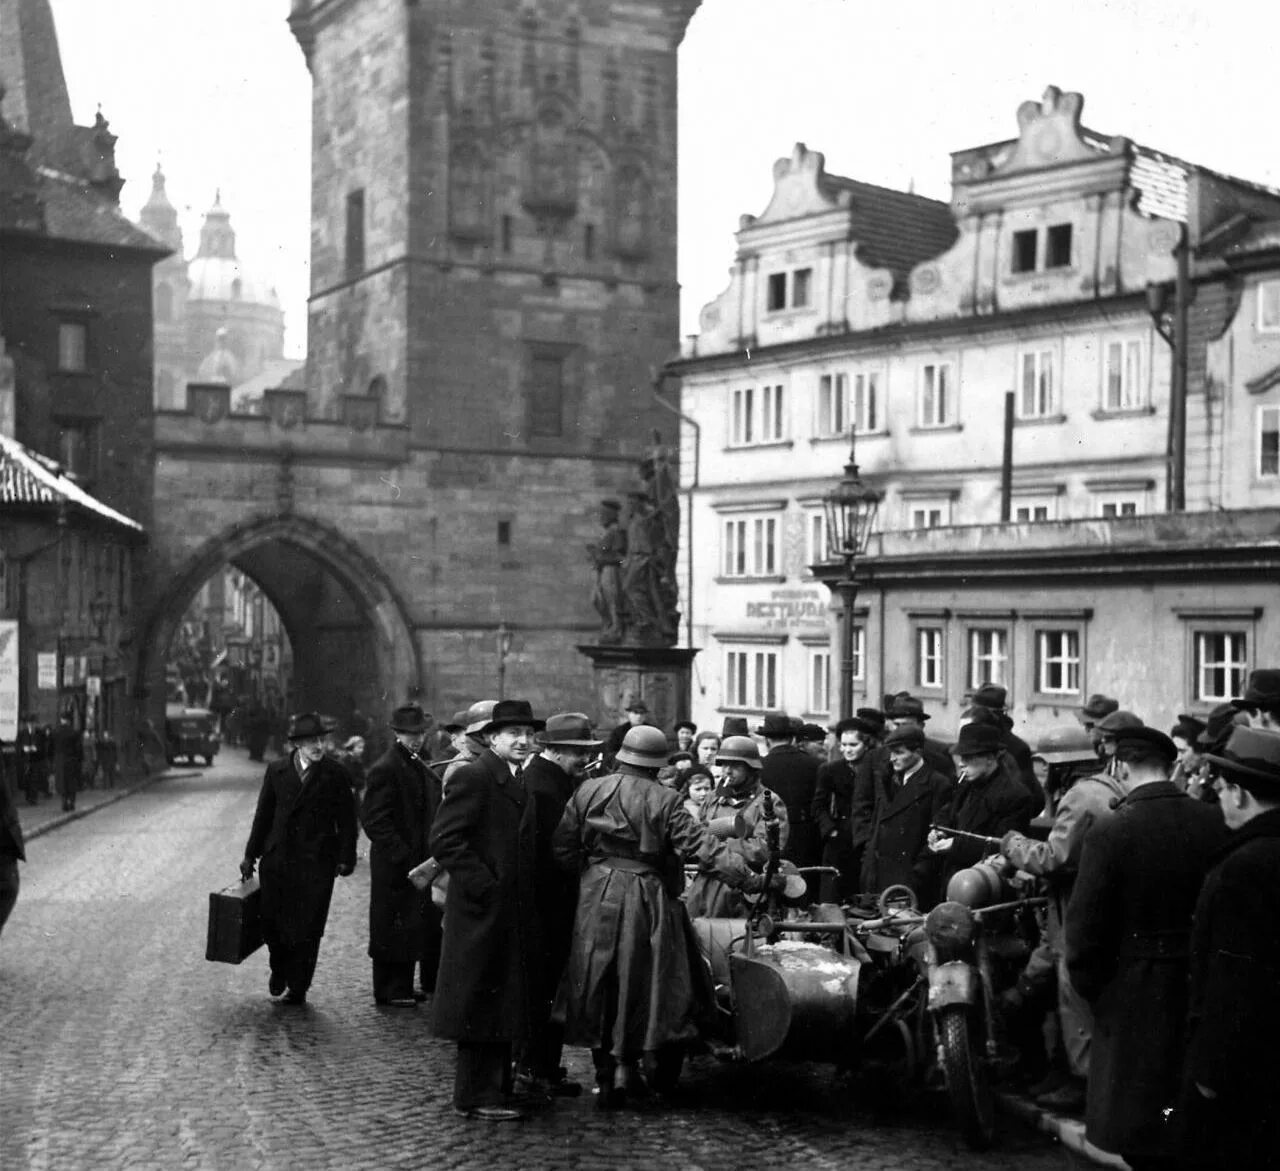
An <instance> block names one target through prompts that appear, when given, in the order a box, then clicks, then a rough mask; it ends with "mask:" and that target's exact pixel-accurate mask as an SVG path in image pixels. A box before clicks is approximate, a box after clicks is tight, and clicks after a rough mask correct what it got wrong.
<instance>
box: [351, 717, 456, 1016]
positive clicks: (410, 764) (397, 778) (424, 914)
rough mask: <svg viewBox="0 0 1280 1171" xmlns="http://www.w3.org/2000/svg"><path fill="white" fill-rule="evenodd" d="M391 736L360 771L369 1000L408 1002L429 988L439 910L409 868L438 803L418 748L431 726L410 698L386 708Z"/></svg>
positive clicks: (421, 858) (421, 855) (422, 847)
mask: <svg viewBox="0 0 1280 1171" xmlns="http://www.w3.org/2000/svg"><path fill="white" fill-rule="evenodd" d="M389 725H390V728H391V731H392V733H393V734H394V735H395V740H394V742H393V743H392V744H391V747H390V748H388V749H387V751H386V752H384V753H383V754H382V756H380V757H379V758H378V759H377V760H376V761H375V762H374V763H373V765H372V766H371V767H370V769H369V772H368V774H367V776H366V785H365V791H364V801H363V803H362V804H361V806H360V822H361V824H362V825H363V826H364V832H365V833H366V834H367V835H368V837H369V842H370V845H369V957H370V959H372V960H373V999H374V1002H375V1003H376V1004H385V1005H390V1006H392V1007H396V1008H412V1007H413V1006H414V1005H415V1004H416V1000H415V993H414V987H413V980H414V972H415V969H420V971H421V975H420V977H419V979H420V987H421V989H422V991H421V992H420V993H418V994H417V995H418V996H422V997H423V998H425V997H426V996H428V995H430V994H431V993H433V992H435V989H436V969H437V968H438V967H439V966H440V911H439V909H438V908H437V907H436V906H435V905H434V904H433V903H432V901H431V895H430V893H429V891H425V890H419V889H418V887H416V886H415V885H414V884H413V883H412V882H411V881H410V880H409V871H410V870H412V869H413V868H414V867H415V866H418V865H419V864H421V863H422V862H425V861H426V860H427V858H428V857H429V856H430V853H431V851H430V848H429V845H428V843H429V840H430V837H431V824H432V822H433V821H434V820H435V816H436V811H437V810H438V809H439V808H440V799H441V792H440V778H439V777H438V776H437V775H436V774H435V773H434V772H432V771H431V769H429V768H428V767H427V765H426V762H425V761H424V760H423V759H422V757H421V756H420V755H419V754H420V753H421V751H422V747H423V744H424V742H425V741H426V738H427V732H428V731H429V730H430V727H431V721H430V719H429V717H428V716H427V713H426V712H424V711H423V710H422V708H421V707H420V706H419V705H418V704H416V703H410V704H405V705H404V706H402V707H398V708H396V710H395V711H394V712H392V713H391V719H390V721H389Z"/></svg>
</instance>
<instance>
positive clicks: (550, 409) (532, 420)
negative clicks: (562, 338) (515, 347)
mask: <svg viewBox="0 0 1280 1171" xmlns="http://www.w3.org/2000/svg"><path fill="white" fill-rule="evenodd" d="M563 430H564V359H563V358H562V357H559V356H558V355H553V354H534V355H533V358H532V361H531V364H530V369H529V433H530V434H531V435H546V436H556V435H560V434H561V433H562V431H563Z"/></svg>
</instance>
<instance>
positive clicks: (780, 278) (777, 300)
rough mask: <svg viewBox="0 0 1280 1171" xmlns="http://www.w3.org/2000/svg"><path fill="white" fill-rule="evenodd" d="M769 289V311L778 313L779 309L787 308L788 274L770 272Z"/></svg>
mask: <svg viewBox="0 0 1280 1171" xmlns="http://www.w3.org/2000/svg"><path fill="white" fill-rule="evenodd" d="M768 290H769V292H768V296H769V299H768V302H767V307H768V310H769V312H770V313H776V312H777V311H778V310H779V309H785V308H786V307H787V274H786V273H785V272H771V273H770V274H769V285H768Z"/></svg>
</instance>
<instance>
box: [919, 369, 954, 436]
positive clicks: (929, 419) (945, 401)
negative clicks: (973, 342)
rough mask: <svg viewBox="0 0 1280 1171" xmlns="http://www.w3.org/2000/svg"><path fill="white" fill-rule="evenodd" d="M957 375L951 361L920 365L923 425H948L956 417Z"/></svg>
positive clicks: (921, 420)
mask: <svg viewBox="0 0 1280 1171" xmlns="http://www.w3.org/2000/svg"><path fill="white" fill-rule="evenodd" d="M955 411H956V404H955V375H954V373H953V367H952V365H951V363H950V362H926V363H925V364H924V365H922V366H921V367H920V400H919V414H918V419H919V423H920V426H921V427H948V426H950V425H951V423H952V422H953V421H954V419H955Z"/></svg>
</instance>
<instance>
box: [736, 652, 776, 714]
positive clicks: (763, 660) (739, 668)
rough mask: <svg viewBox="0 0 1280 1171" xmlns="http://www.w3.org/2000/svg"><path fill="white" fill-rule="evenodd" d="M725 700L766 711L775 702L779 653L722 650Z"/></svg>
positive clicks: (740, 705)
mask: <svg viewBox="0 0 1280 1171" xmlns="http://www.w3.org/2000/svg"><path fill="white" fill-rule="evenodd" d="M724 674H725V688H724V697H725V703H726V705H727V706H729V707H748V708H757V709H759V710H766V709H771V708H777V707H778V706H779V704H778V652H777V651H763V650H757V649H756V648H754V647H746V648H742V649H739V650H726V651H725V672H724Z"/></svg>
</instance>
